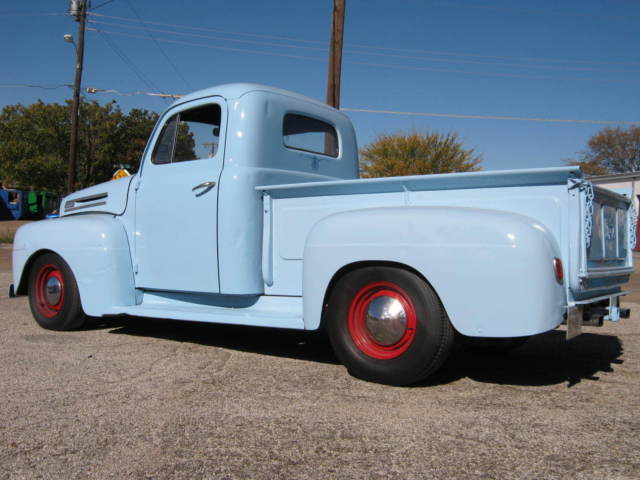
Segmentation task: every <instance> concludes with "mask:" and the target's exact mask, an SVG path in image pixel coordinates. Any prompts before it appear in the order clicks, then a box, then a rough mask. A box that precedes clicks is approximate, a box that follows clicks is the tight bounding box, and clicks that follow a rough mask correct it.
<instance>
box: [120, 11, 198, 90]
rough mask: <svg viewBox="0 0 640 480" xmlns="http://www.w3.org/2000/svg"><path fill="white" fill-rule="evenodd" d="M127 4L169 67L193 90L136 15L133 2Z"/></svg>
mask: <svg viewBox="0 0 640 480" xmlns="http://www.w3.org/2000/svg"><path fill="white" fill-rule="evenodd" d="M127 4H128V5H129V8H131V11H132V12H133V13H134V14H135V16H136V17H137V18H138V21H139V22H140V25H142V27H143V28H144V29H145V30H146V32H147V34H148V35H149V37H151V39H152V40H153V43H155V44H156V47H158V50H160V53H162V55H163V56H164V58H165V59H166V60H167V62H168V63H169V65H171V67H172V68H173V70H174V71H175V72H176V74H177V75H178V76H179V77H180V78H181V79H182V81H183V82H184V84H185V85H186V86H187V88H188V89H189V90H193V87H192V86H191V84H190V83H189V82H188V81H187V79H186V78H184V76H183V75H182V72H180V70H178V67H176V65H175V63H173V61H172V60H171V59H170V58H169V55H167V52H165V51H164V49H163V48H162V47H161V46H160V44H159V43H158V41H157V40H156V38H155V37H154V36H153V35H152V34H151V32H150V31H149V29H147V27H146V26H145V25H144V22H143V21H142V18H140V15H138V12H137V10H136V9H135V8H134V7H133V4H132V3H131V1H130V0H127Z"/></svg>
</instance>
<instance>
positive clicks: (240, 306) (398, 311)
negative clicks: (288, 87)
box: [10, 84, 636, 385]
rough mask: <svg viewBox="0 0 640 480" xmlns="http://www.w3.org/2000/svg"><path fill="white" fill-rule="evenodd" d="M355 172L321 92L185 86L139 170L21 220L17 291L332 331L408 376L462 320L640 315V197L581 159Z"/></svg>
mask: <svg viewBox="0 0 640 480" xmlns="http://www.w3.org/2000/svg"><path fill="white" fill-rule="evenodd" d="M358 176H359V174H358V150H357V147H356V139H355V135H354V130H353V127H352V125H351V123H350V121H349V119H348V118H347V117H346V116H345V115H344V114H343V113H341V112H339V111H337V110H335V109H333V108H330V107H328V106H327V105H324V104H322V103H320V102H317V101H314V100H311V99H309V98H306V97H303V96H301V95H297V94H294V93H291V92H286V91H283V90H278V89H274V88H270V87H265V86H261V85H255V84H231V85H223V86H219V87H213V88H209V89H206V90H202V91H199V92H196V93H193V94H190V95H187V96H185V97H183V98H181V99H179V100H177V101H176V102H175V103H174V104H173V105H172V106H171V107H170V108H169V109H168V110H167V111H166V112H165V113H164V114H163V115H162V116H161V118H160V119H159V121H158V124H157V126H156V128H155V129H154V131H153V133H152V135H151V137H150V139H149V143H148V145H147V148H146V150H145V152H144V154H143V158H142V162H141V167H140V171H139V172H138V173H137V174H136V175H133V176H131V177H127V178H123V179H120V180H116V181H111V182H107V183H103V184H100V185H96V186H93V187H91V188H87V189H85V190H82V191H79V192H75V193H73V194H71V195H69V196H67V197H66V198H64V199H63V200H62V203H61V206H60V218H58V219H52V220H44V221H41V222H35V223H31V224H28V225H25V226H23V227H21V228H20V229H19V231H18V232H17V234H16V237H15V243H14V250H13V282H14V284H12V285H11V287H10V294H11V295H12V296H15V295H26V294H28V296H29V303H30V306H31V310H32V312H33V315H34V317H35V319H36V321H37V322H38V323H39V324H40V325H41V326H42V327H44V328H49V329H55V330H68V329H74V328H78V327H80V326H81V325H82V324H83V322H84V320H85V317H86V316H109V315H122V314H127V315H135V316H139V317H153V318H169V319H176V320H189V321H201V322H215V323H228V324H241V325H253V326H263V327H278V328H287V329H301V330H302V329H304V330H316V329H319V328H323V329H326V331H327V332H328V335H329V338H330V340H331V343H332V345H333V347H334V349H335V352H336V354H337V356H338V357H339V359H340V360H341V361H342V362H343V363H344V364H345V365H346V367H347V369H348V370H349V372H350V373H352V374H353V375H354V376H357V377H360V378H364V379H368V380H372V381H377V382H382V383H388V384H395V385H406V384H412V383H415V382H418V381H421V380H422V379H424V378H425V377H427V376H428V375H429V374H431V373H432V372H434V371H435V370H436V369H437V368H438V367H439V366H440V365H441V364H442V363H443V362H444V360H445V359H446V357H447V354H448V353H449V350H450V348H451V345H452V342H453V340H454V337H456V336H458V335H460V336H464V337H482V338H502V339H505V341H511V340H512V339H514V338H515V337H528V336H531V335H535V334H538V333H542V332H546V331H548V330H551V329H554V328H556V327H558V326H559V325H560V324H561V323H563V322H566V323H568V327H567V330H568V336H574V335H576V334H578V333H579V332H580V329H581V326H582V325H583V324H598V323H601V322H602V320H603V318H604V319H607V320H613V321H616V320H618V319H619V318H620V316H621V313H622V316H625V314H628V312H627V311H625V310H621V309H620V307H619V297H620V296H621V295H624V294H625V293H627V292H625V291H623V290H622V288H621V286H622V285H623V284H624V283H625V282H627V281H628V280H629V275H630V274H631V272H632V271H633V266H632V251H631V248H632V246H633V245H634V244H635V221H636V218H635V213H634V209H633V204H632V202H631V201H630V200H629V199H628V198H626V197H624V196H621V195H618V194H615V193H613V192H610V191H607V190H604V189H600V188H596V187H593V186H592V185H591V183H590V182H588V181H586V180H585V179H584V178H583V175H582V173H581V172H580V170H579V169H578V168H574V167H566V168H549V169H540V170H514V171H498V172H479V173H459V174H448V175H429V176H413V177H397V178H382V179H359V178H358ZM14 285H15V287H14ZM464 337H463V338H464Z"/></svg>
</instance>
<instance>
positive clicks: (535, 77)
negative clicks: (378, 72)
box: [88, 28, 632, 83]
mask: <svg viewBox="0 0 640 480" xmlns="http://www.w3.org/2000/svg"><path fill="white" fill-rule="evenodd" d="M88 30H90V31H96V32H103V33H110V34H112V35H120V36H124V37H131V38H141V39H148V37H145V36H142V35H135V34H132V33H124V32H115V31H112V30H102V29H97V28H89V29H88ZM158 41H160V42H167V43H175V44H179V45H186V46H191V47H202V48H209V49H214V50H227V51H232V52H242V53H253V54H259V55H269V56H275V57H286V58H295V59H300V60H314V61H323V59H321V58H319V57H310V56H305V55H293V54H288V53H277V52H268V51H264V50H251V49H245V48H235V47H222V46H219V45H210V44H203V43H194V42H185V41H181V40H170V39H164V38H159V39H158ZM343 63H347V64H351V65H361V66H369V67H381V68H392V69H400V70H415V71H426V72H439V73H456V74H462V75H476V76H486V77H503V78H524V79H531V80H556V81H558V80H559V81H572V82H573V81H595V82H604V83H632V82H629V81H627V80H611V79H598V78H585V77H572V78H568V77H562V78H560V77H549V76H540V75H524V74H510V73H494V72H475V71H468V70H455V69H446V68H434V67H417V66H407V65H389V64H384V63H373V62H359V61H353V60H349V61H347V60H345V61H344V62H343Z"/></svg>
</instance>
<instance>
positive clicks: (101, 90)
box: [85, 87, 184, 98]
mask: <svg viewBox="0 0 640 480" xmlns="http://www.w3.org/2000/svg"><path fill="white" fill-rule="evenodd" d="M85 91H86V92H87V93H115V94H116V95H121V96H123V97H132V96H135V95H147V96H148V97H161V98H181V97H183V96H184V95H179V94H173V93H152V92H142V91H137V92H128V93H125V92H120V91H118V90H115V89H113V88H106V89H105V88H96V87H87V88H85Z"/></svg>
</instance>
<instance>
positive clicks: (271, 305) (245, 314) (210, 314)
mask: <svg viewBox="0 0 640 480" xmlns="http://www.w3.org/2000/svg"><path fill="white" fill-rule="evenodd" d="M180 297H181V295H180V294H162V293H149V292H145V294H144V297H143V301H142V303H141V304H140V305H125V306H120V307H113V308H112V309H111V312H110V314H112V315H120V314H125V315H133V316H137V317H149V318H163V319H171V320H186V321H192V322H206V323H225V324H231V325H247V326H254V327H273V328H290V329H295V330H304V322H303V320H302V298H301V297H276V296H259V297H255V298H256V300H255V301H254V302H253V304H252V305H250V306H246V307H226V306H225V307H223V306H218V305H208V304H204V303H195V302H193V301H187V300H186V299H189V300H191V298H190V296H189V295H187V294H185V295H184V296H182V298H180Z"/></svg>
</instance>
